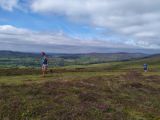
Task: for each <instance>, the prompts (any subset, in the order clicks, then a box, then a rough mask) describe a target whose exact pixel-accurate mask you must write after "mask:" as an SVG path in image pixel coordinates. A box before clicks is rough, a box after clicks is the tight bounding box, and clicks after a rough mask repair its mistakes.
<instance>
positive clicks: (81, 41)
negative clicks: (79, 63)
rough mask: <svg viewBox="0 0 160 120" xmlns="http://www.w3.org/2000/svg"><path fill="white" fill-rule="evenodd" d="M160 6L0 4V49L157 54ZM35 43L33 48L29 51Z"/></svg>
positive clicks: (80, 1) (52, 0)
mask: <svg viewBox="0 0 160 120" xmlns="http://www.w3.org/2000/svg"><path fill="white" fill-rule="evenodd" d="M159 3H160V2H159V0H155V2H152V1H151V0H148V1H147V2H146V1H145V0H141V1H138V0H135V1H130V0H119V1H116V0H112V1H111V0H102V1H99V0H68V1H65V0H59V1H56V0H28V1H27V0H7V1H6V0H0V43H1V46H0V49H1V50H15V51H29V52H37V51H43V50H45V51H48V52H55V51H56V52H67V53H71V52H72V53H74V52H76V53H77V52H78V53H79V52H108V51H109V52H112V51H118V52H127V51H128V50H130V51H132V52H137V51H138V50H139V52H148V51H154V52H155V51H158V50H159V47H160V40H159V38H160V37H159V33H160V14H159V13H160V8H159V6H158V4H159ZM17 45H21V46H23V47H21V48H17V47H16V46H17ZM31 45H32V46H34V49H29V47H30V46H31ZM52 46H53V47H52ZM55 46H56V47H55ZM64 47H65V49H63V48H64ZM55 48H56V49H55ZM58 48H59V49H58ZM66 48H67V49H66ZM75 48H77V49H75ZM100 48H103V49H101V50H100ZM105 48H106V49H105ZM109 49H110V50H109Z"/></svg>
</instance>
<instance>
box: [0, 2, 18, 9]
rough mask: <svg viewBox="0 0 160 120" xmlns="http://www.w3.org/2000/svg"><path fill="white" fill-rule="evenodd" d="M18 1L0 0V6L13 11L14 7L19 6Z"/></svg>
mask: <svg viewBox="0 0 160 120" xmlns="http://www.w3.org/2000/svg"><path fill="white" fill-rule="evenodd" d="M18 1H19V0H0V7H1V8H2V9H5V10H8V11H12V10H13V9H14V8H16V7H18Z"/></svg>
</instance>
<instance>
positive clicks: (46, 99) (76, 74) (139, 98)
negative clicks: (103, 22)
mask: <svg viewBox="0 0 160 120" xmlns="http://www.w3.org/2000/svg"><path fill="white" fill-rule="evenodd" d="M153 58H154V57H153ZM148 59H150V58H145V59H144V60H145V61H148ZM140 64H141V60H140V61H139V60H137V61H126V62H112V63H103V64H92V65H78V66H67V67H58V68H51V69H50V70H52V71H50V70H49V72H48V75H47V76H46V77H45V78H43V77H41V76H40V69H30V68H27V69H26V68H25V69H24V68H23V69H22V68H13V69H11V68H8V69H1V70H0V73H1V75H0V76H1V77H0V119H1V120H159V119H160V114H159V113H160V94H159V93H160V81H159V80H160V71H154V72H153V70H155V69H156V70H158V68H157V66H154V67H153V68H151V69H150V70H149V72H148V73H143V68H142V66H140ZM135 65H137V66H136V67H135ZM133 68H134V69H133ZM2 74H3V75H2Z"/></svg>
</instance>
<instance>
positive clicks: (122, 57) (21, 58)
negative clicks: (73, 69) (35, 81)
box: [0, 51, 147, 67]
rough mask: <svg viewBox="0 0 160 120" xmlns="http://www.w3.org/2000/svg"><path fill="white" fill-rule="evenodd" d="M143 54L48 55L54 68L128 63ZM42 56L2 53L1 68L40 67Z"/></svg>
mask: <svg viewBox="0 0 160 120" xmlns="http://www.w3.org/2000/svg"><path fill="white" fill-rule="evenodd" d="M145 56H147V55H146V54H143V53H88V54H56V53H55V54H51V53H49V54H48V57H49V64H50V66H51V67H54V66H69V65H87V64H96V63H106V62H113V61H127V60H132V59H138V58H143V57H145ZM40 57H41V56H40V54H38V53H23V52H13V51H0V66H1V67H39V66H40Z"/></svg>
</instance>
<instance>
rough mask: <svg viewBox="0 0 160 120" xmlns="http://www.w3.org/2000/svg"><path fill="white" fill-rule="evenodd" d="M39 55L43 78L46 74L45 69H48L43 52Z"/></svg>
mask: <svg viewBox="0 0 160 120" xmlns="http://www.w3.org/2000/svg"><path fill="white" fill-rule="evenodd" d="M41 55H42V76H43V77H45V74H47V69H48V58H47V56H46V53H45V52H42V53H41Z"/></svg>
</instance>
